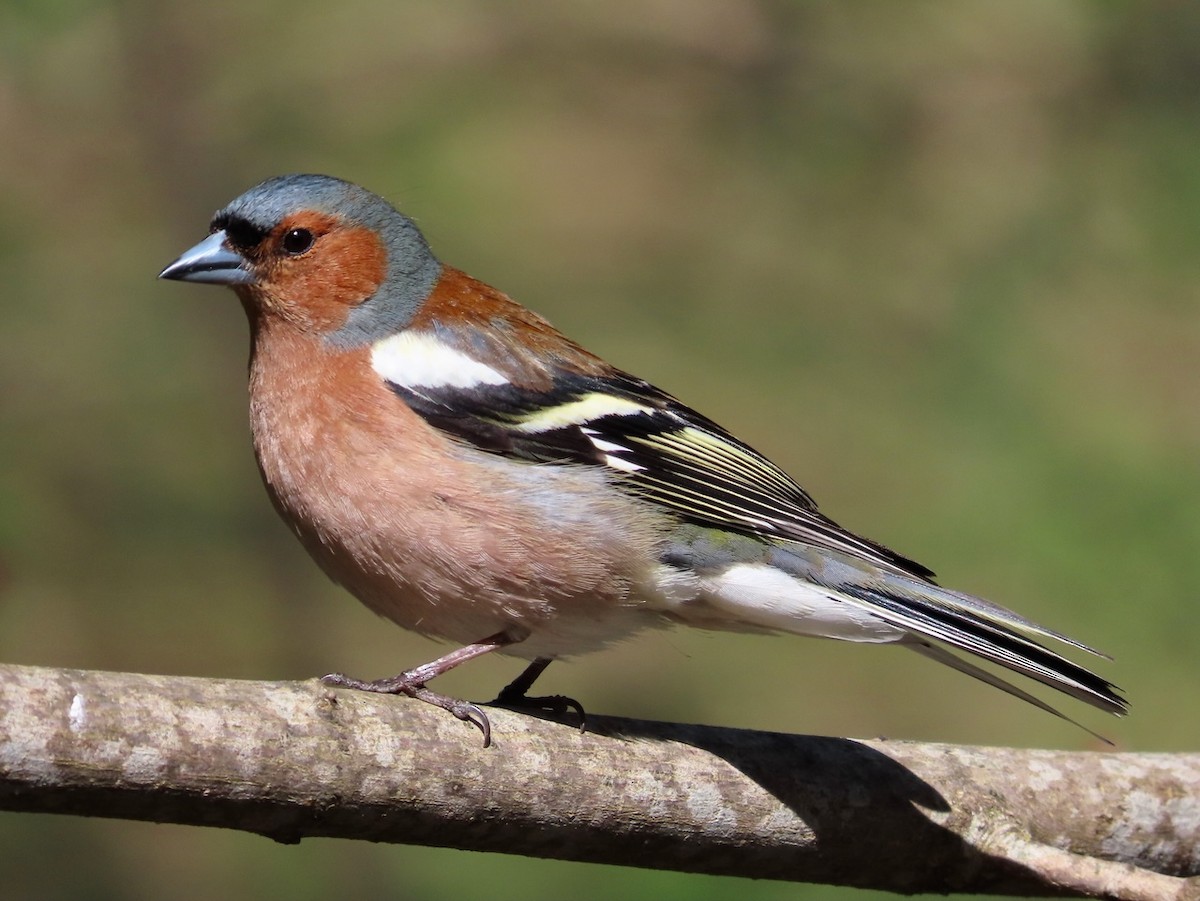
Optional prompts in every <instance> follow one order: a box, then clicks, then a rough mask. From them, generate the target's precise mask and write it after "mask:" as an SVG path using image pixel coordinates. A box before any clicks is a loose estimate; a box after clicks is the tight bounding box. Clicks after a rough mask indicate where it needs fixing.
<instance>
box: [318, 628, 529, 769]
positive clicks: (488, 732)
mask: <svg viewBox="0 0 1200 901" xmlns="http://www.w3.org/2000/svg"><path fill="white" fill-rule="evenodd" d="M519 640H520V639H517V638H513V637H512V636H511V635H509V634H508V633H507V632H497V633H496V634H495V635H492V636H491V637H489V638H485V639H483V640H482V641H477V642H475V643H474V644H469V645H467V646H465V647H461V648H459V649H458V650H456V651H451V652H450V653H449V654H445V655H444V656H442V657H439V658H438V659H437V660H432V661H430V662H429V663H423V664H421V665H420V666H418V667H414V668H413V669H410V670H408V671H407V672H403V673H401V674H400V675H398V676H392V677H391V678H388V679H376V680H375V681H374V682H365V681H363V680H362V679H353V678H351V677H350V676H347V675H344V674H343V673H330V674H329V675H328V676H322V677H321V681H322V682H324V683H325V684H326V685H332V686H336V687H337V688H355V689H358V690H359V691H374V692H378V693H380V694H389V695H399V694H403V695H408V696H409V697H410V698H416V699H417V700H418V701H424V702H425V703H427V704H433V705H434V706H435V707H441V708H442V709H443V710H447V711H449V712H450V713H452V714H454V715H455V716H456V717H458V718H459V719H460V720H462V721H463V722H467V723H471V724H472V725H473V726H475V727H476V728H477V729H479V731H480V732H482V733H483V746H484V747H485V748H486V747H488V745H490V744H491V743H492V724H491V722H490V721H489V720H488V718H487V714H486V713H484V712H483V711H482V710H480V709H479V706H478V705H476V704H472V703H470V702H469V701H460V700H459V699H458V698H452V697H449V696H448V695H443V694H439V693H438V692H436V691H430V690H429V689H428V688H426V687H425V683H426V682H428V681H429V680H430V679H433V678H434V677H436V676H440V675H441V674H442V673H445V672H447V671H449V670H452V669H454V667H456V666H458V665H459V664H460V663H466V662H467V661H468V660H473V659H474V658H476V657H480V656H482V655H484V654H487V653H488V652H490V651H494V650H496V649H497V648H502V647H504V646H505V645H510V644H513V643H515V642H516V641H519ZM549 662H550V661H549V660H547V661H546V664H548V663H549ZM545 668H546V667H545V665H543V666H542V669H545ZM538 672H541V670H538ZM536 678H537V673H534V674H533V677H532V678H531V679H529V684H532V683H533V680H534V679H536ZM506 690H507V689H506Z"/></svg>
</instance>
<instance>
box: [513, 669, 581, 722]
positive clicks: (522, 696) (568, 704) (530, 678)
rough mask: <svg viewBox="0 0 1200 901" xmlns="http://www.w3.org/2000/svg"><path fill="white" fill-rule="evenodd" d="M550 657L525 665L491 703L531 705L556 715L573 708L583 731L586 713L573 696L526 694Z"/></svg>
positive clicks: (518, 705)
mask: <svg viewBox="0 0 1200 901" xmlns="http://www.w3.org/2000/svg"><path fill="white" fill-rule="evenodd" d="M551 659H552V658H550V657H538V658H537V659H536V660H534V661H533V663H531V664H529V666H527V667H525V669H524V671H523V672H522V673H521V675H519V676H517V678H515V679H513V680H512V681H511V682H509V683H508V684H507V685H505V686H504V688H502V689H501V690H500V694H498V695H496V699H495V700H494V701H492V703H493V704H495V705H497V706H498V707H516V708H522V707H525V708H530V707H532V708H534V709H535V710H545V711H547V712H549V713H554V714H558V715H562V714H564V713H566V712H567V711H568V710H574V711H575V712H576V713H578V714H579V731H580V732H583V731H584V729H585V728H586V727H587V714H586V713H584V710H583V705H582V704H580V703H579V702H578V701H576V700H575V699H574V698H568V697H567V696H566V695H545V696H543V697H534V698H531V697H529V695H528V694H527V692H528V691H529V689H530V688H532V687H533V683H534V682H536V681H537V678H538V676H540V675H541V674H542V673H543V672H544V671H545V669H546V667H548V666H549V665H550V663H551Z"/></svg>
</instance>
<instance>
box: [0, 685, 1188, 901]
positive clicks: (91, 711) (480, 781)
mask: <svg viewBox="0 0 1200 901" xmlns="http://www.w3.org/2000/svg"><path fill="white" fill-rule="evenodd" d="M489 715H490V716H491V717H492V720H493V726H494V735H495V743H494V746H493V747H492V748H490V749H488V750H484V749H483V748H482V747H481V746H480V739H479V733H478V731H476V730H475V729H474V728H468V727H467V726H464V725H463V724H462V723H460V722H459V721H457V720H455V719H453V718H452V717H450V716H447V715H446V714H445V713H444V712H443V711H440V710H436V709H434V708H432V707H429V706H428V705H426V704H421V703H417V702H414V701H409V700H407V699H401V698H391V697H378V696H371V695H367V694H362V693H355V692H342V691H337V692H334V691H331V690H330V689H328V688H325V687H324V686H322V685H320V684H319V683H317V682H315V681H312V682H303V683H295V682H286V683H269V682H240V681H229V680H217V679H189V678H178V677H165V676H146V675H134V674H125V673H101V672H88V671H74V670H53V669H42V668H35V667H18V666H2V665H0V809H7V810H24V811H40V812H52V813H70V814H79V815H83V816H106V817H122V818H129V819H138V820H151V821H154V822H170V823H186V824H194V825H204V826H223V827H227V828H231V829H243V830H247V831H251V832H257V833H261V834H263V835H267V836H270V837H271V838H273V839H276V840H278V841H283V842H297V841H299V840H300V839H301V838H304V837H305V836H318V835H320V836H338V837H341V838H361V839H368V840H371V841H382V842H403V843H409V844H424V845H438V846H446V847H454V848H468V849H473V850H481V851H503V852H506V853H510V854H525V855H530V856H534V857H553V858H562V859H566V860H581V861H596V862H602V863H615V864H625V865H632V866H641V867H653V868H660V869H674V870H684V871H691V872H700V873H720V874H729V875H739V876H752V877H759V878H770V879H790V880H802V881H805V882H820V883H832V884H839V885H852V886H859V887H863V888H881V889H890V890H892V891H897V892H919V891H935V892H950V891H957V892H986V893H1004V894H1014V895H1031V894H1032V895H1043V896H1045V895H1061V896H1064V897H1072V896H1074V897H1099V898H1121V899H1155V901H1157V899H1164V898H1177V899H1185V898H1187V899H1200V878H1198V877H1197V874H1198V873H1200V754H1179V755H1165V754H1116V753H1068V752H1059V751H1027V750H1016V749H1009V748H975V747H958V746H952V745H928V744H913V743H907V742H892V741H852V740H850V739H841V738H819V737H811V736H798V735H781V734H774V733H762V732H749V731H744V730H736V729H717V728H708V727H701V726H689V725H674V724H667V723H650V722H641V721H636V720H625V719H615V718H609V717H591V718H589V720H588V732H587V733H586V734H583V735H581V734H580V733H579V732H578V731H577V730H576V729H574V728H572V727H571V726H570V725H569V724H566V725H564V724H559V723H555V722H551V721H547V720H542V719H539V718H536V717H533V716H529V715H526V714H517V713H512V712H508V711H504V710H492V711H490V712H489Z"/></svg>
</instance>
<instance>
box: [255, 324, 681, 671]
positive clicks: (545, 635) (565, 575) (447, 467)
mask: <svg viewBox="0 0 1200 901" xmlns="http://www.w3.org/2000/svg"><path fill="white" fill-rule="evenodd" d="M255 332H256V334H255V339H254V340H255V344H254V353H253V358H252V362H251V377H250V407H251V425H252V429H253V434H254V443H255V450H256V452H257V455H258V461H259V466H260V468H261V470H262V474H263V479H264V481H265V482H266V485H267V488H268V491H269V492H270V494H271V497H272V500H273V501H274V503H275V506H276V508H277V509H278V511H279V512H280V514H281V515H282V516H283V517H284V519H285V520H287V521H288V522H289V523H290V524H291V525H292V526H293V528H294V529H295V531H296V532H297V534H298V536H299V537H300V540H301V541H302V542H303V543H304V545H305V547H306V548H307V549H308V551H309V552H310V553H311V554H312V556H313V557H314V558H315V559H316V561H317V562H318V563H319V564H320V565H321V567H322V568H323V569H324V570H325V572H326V573H328V574H329V575H330V577H332V578H333V579H334V580H335V581H336V582H339V583H340V584H342V585H344V586H345V587H346V588H347V589H349V590H350V591H351V592H352V593H354V594H355V595H356V596H357V597H358V598H359V599H360V600H361V601H363V602H364V603H365V604H367V605H368V606H369V607H371V608H372V609H374V610H375V611H376V612H378V613H380V614H381V615H383V616H386V617H388V618H389V619H392V620H394V621H395V622H397V623H398V624H400V625H401V626H404V627H405V628H409V629H413V630H415V631H418V632H422V633H425V634H429V635H434V636H441V637H446V638H450V639H452V640H455V641H458V642H463V643H467V642H471V641H477V640H479V639H481V638H483V637H485V636H487V635H490V634H493V633H495V632H498V631H500V630H501V629H505V628H512V627H518V628H522V629H527V630H528V631H529V632H530V633H531V638H530V639H529V641H528V642H527V643H526V645H524V646H517V647H516V648H514V649H513V653H516V654H520V655H522V656H529V657H532V656H542V655H550V656H553V655H556V654H566V653H574V652H579V651H583V650H589V649H591V648H592V647H598V646H600V645H602V644H604V643H606V642H608V641H611V640H613V639H614V638H619V637H622V636H623V635H624V634H627V633H628V632H630V631H632V630H634V629H635V628H638V627H640V626H642V625H648V624H650V623H651V622H653V621H655V619H656V617H655V616H654V615H652V614H648V613H643V612H642V611H641V610H640V609H639V607H640V605H641V603H642V600H643V598H642V597H641V592H642V587H641V586H644V585H645V584H647V583H648V582H649V581H650V580H651V572H652V570H653V569H654V567H655V565H656V564H655V560H656V556H657V553H656V548H657V545H658V542H659V541H660V540H661V530H662V528H663V526H664V524H663V523H661V522H659V521H658V520H657V519H656V518H655V517H654V515H653V514H651V513H650V512H649V511H648V510H647V509H646V508H645V507H644V505H642V504H641V503H640V502H637V501H634V500H633V499H630V498H627V497H625V496H623V495H621V494H620V493H618V492H616V491H615V490H613V489H612V488H611V487H609V486H607V484H606V483H605V481H604V479H605V478H606V476H605V475H604V474H603V473H601V472H599V471H595V470H592V469H590V468H587V467H562V466H535V465H532V464H522V463H519V462H514V461H508V460H504V459H503V458H500V457H497V456H494V455H490V454H486V453H484V452H482V451H478V450H475V449H473V448H467V447H464V446H461V445H459V444H457V443H455V442H454V441H453V440H452V439H450V438H448V437H447V436H445V435H444V434H442V433H441V432H438V431H436V430H435V429H433V428H432V427H430V426H429V425H428V424H427V423H426V422H425V421H424V420H423V419H421V418H420V417H419V416H417V415H416V414H415V413H413V412H412V411H411V410H410V409H409V408H408V407H407V406H406V405H405V404H404V403H403V402H402V401H401V400H400V399H399V398H398V397H397V396H396V395H395V394H394V393H393V392H391V391H390V390H389V389H388V388H387V386H386V384H385V383H384V382H383V381H382V380H381V379H380V378H379V377H378V376H377V375H376V374H375V372H374V370H373V369H372V368H371V365H370V359H369V353H370V351H369V348H366V347H363V348H357V349H353V350H350V351H345V352H331V351H330V350H328V349H327V348H326V347H325V346H324V345H323V344H322V343H321V342H320V340H319V339H317V338H315V337H312V336H310V335H307V334H304V333H301V332H300V331H298V330H296V329H294V328H291V327H290V326H289V324H288V323H286V322H282V321H277V320H273V319H271V318H270V317H264V318H260V319H259V321H258V322H256V323H255Z"/></svg>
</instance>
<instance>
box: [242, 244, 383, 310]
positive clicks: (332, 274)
mask: <svg viewBox="0 0 1200 901" xmlns="http://www.w3.org/2000/svg"><path fill="white" fill-rule="evenodd" d="M386 275H387V252H386V250H385V249H384V246H383V242H382V241H381V240H380V239H379V237H378V236H377V235H376V234H375V233H374V232H373V231H371V230H370V229H366V228H346V227H344V226H343V227H341V228H335V229H333V230H331V231H328V232H326V233H325V234H323V235H321V237H320V238H319V239H318V241H317V242H316V244H315V245H314V246H313V248H312V250H311V251H309V252H308V253H306V254H303V255H302V256H298V257H296V258H294V259H290V260H282V261H280V263H279V265H278V266H277V267H275V272H274V273H273V274H272V278H271V279H270V284H269V285H265V286H264V287H265V288H266V289H267V292H266V293H268V294H270V295H273V297H274V299H275V304H273V306H281V305H282V304H280V301H283V302H284V303H285V304H286V305H287V306H289V307H291V309H289V310H287V311H286V312H285V311H283V310H280V311H279V312H281V313H283V314H284V315H285V316H287V318H289V319H293V320H296V321H298V322H301V323H303V324H304V325H306V326H309V327H316V328H317V329H318V330H319V331H321V332H328V331H332V330H334V329H337V328H339V327H340V326H341V325H342V324H343V323H344V322H345V321H346V316H347V315H349V312H350V310H351V309H352V308H353V307H355V306H356V305H358V304H359V303H361V302H362V301H364V300H366V299H367V298H368V297H370V296H371V295H373V294H374V293H375V292H376V291H377V290H378V289H379V286H380V285H382V284H383V280H384V278H385V277H386ZM289 314H290V315H289Z"/></svg>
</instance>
